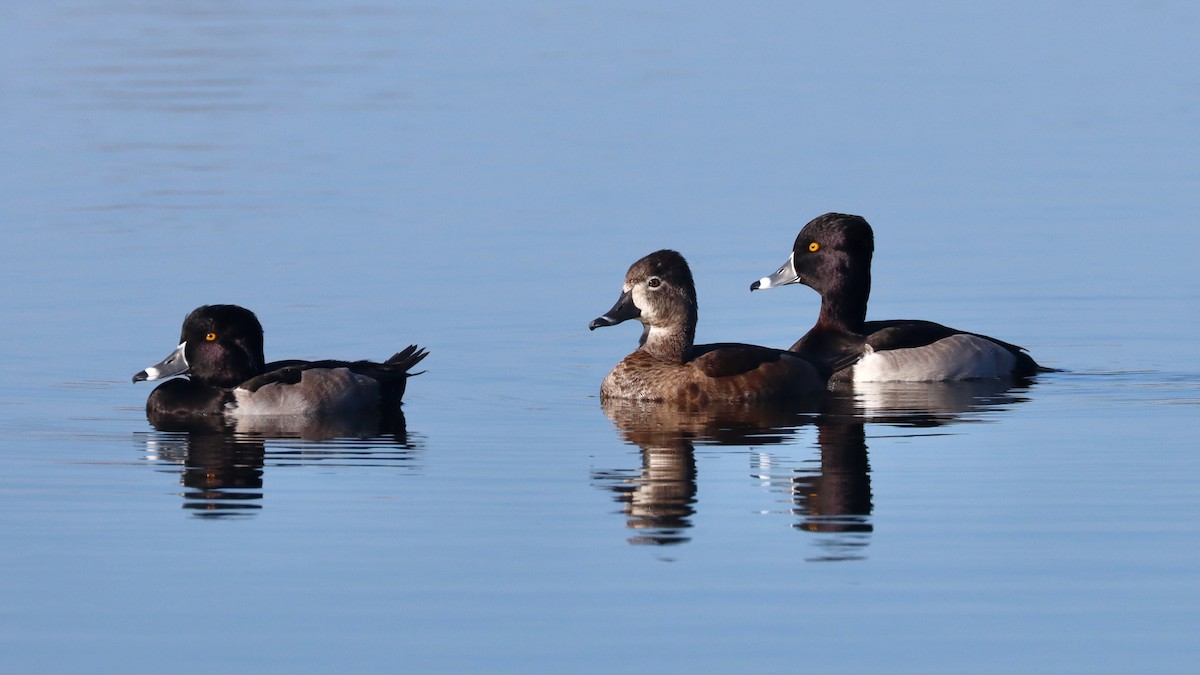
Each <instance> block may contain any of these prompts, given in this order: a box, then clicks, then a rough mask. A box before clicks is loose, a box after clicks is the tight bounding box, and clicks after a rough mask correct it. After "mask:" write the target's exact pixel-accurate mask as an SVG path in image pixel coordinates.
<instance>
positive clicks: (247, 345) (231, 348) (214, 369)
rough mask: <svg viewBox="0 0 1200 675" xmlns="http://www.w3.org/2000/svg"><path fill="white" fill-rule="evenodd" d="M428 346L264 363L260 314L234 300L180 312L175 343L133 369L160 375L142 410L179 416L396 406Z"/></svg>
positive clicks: (155, 418) (164, 417)
mask: <svg viewBox="0 0 1200 675" xmlns="http://www.w3.org/2000/svg"><path fill="white" fill-rule="evenodd" d="M427 354H428V352H426V351H425V350H424V349H420V348H418V347H417V346H416V345H410V346H409V347H407V348H405V349H404V350H403V351H401V352H399V353H397V354H396V355H394V356H392V357H391V358H390V359H388V360H387V361H384V362H383V363H375V362H372V361H295V360H292V361H275V362H272V363H265V358H264V356H263V329H262V324H260V323H259V321H258V317H256V316H255V315H254V313H253V312H251V311H250V310H248V309H246V308H244V307H239V306H237V305H205V306H203V307H198V308H196V309H195V310H193V311H192V312H191V313H190V314H188V315H187V318H185V319H184V320H183V330H182V331H181V333H180V337H179V346H178V347H176V348H175V351H173V352H171V354H170V355H169V356H167V358H165V359H163V360H162V361H161V362H159V363H158V364H156V365H153V366H151V367H149V368H147V369H145V370H143V371H141V372H139V373H137V374H136V375H134V376H133V381H134V382H141V381H144V380H145V381H154V380H162V379H166V378H170V377H174V376H176V375H187V378H188V379H181V378H180V379H171V380H167V381H166V382H164V383H162V384H160V385H159V386H158V387H157V388H155V390H154V391H153V392H151V393H150V397H149V399H147V400H146V415H147V417H149V418H150V420H151V422H155V423H156V425H157V423H158V422H160V421H171V420H175V421H183V420H188V419H192V418H196V417H198V416H203V415H220V414H224V413H231V414H234V415H236V416H239V417H240V416H255V415H277V416H316V415H343V414H361V413H371V412H384V413H387V412H389V411H391V410H394V409H396V406H398V405H399V404H400V399H401V398H402V397H403V396H404V389H405V385H406V383H407V380H408V378H409V377H410V376H412V375H414V374H415V373H412V372H410V371H411V370H412V368H413V367H414V366H416V365H417V363H419V362H420V361H421V359H423V358H425V356H426V355H427Z"/></svg>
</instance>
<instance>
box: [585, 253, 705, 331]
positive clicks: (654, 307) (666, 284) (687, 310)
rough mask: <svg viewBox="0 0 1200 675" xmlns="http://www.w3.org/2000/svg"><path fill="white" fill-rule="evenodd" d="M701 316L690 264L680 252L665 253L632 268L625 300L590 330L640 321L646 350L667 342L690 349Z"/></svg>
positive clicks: (595, 321)
mask: <svg viewBox="0 0 1200 675" xmlns="http://www.w3.org/2000/svg"><path fill="white" fill-rule="evenodd" d="M698 312H699V308H698V306H697V303H696V284H695V282H694V281H693V280H692V271H691V269H689V268H688V264H687V260H685V259H684V258H683V256H682V255H680V254H679V253H678V252H676V251H671V250H668V249H663V250H661V251H655V252H654V253H651V254H650V255H648V256H646V257H644V258H642V259H641V260H638V261H637V262H635V263H633V264H632V265H630V267H629V271H628V272H626V273H625V285H624V286H623V287H622V290H621V297H620V298H618V299H617V302H616V304H614V305H613V307H612V309H610V310H608V312H606V313H605V314H604V315H602V316H599V317H597V318H596V319H594V320H593V321H592V322H591V323H590V324H588V328H589V329H590V330H595V329H597V328H599V327H601V326H615V325H617V324H619V323H621V322H623V321H627V320H629V319H637V320H639V321H641V322H642V326H643V330H642V339H641V344H642V346H643V347H647V348H650V349H654V348H656V347H657V346H658V345H659V344H660V343H664V342H670V343H677V342H679V343H682V344H683V346H684V347H687V346H690V345H691V344H692V341H693V340H694V339H695V336H696V320H697V316H698Z"/></svg>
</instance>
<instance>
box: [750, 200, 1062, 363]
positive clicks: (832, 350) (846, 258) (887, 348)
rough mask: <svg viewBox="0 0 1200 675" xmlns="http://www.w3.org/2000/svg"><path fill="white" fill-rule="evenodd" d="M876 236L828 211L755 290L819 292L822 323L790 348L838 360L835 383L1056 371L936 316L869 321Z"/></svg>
mask: <svg viewBox="0 0 1200 675" xmlns="http://www.w3.org/2000/svg"><path fill="white" fill-rule="evenodd" d="M874 250H875V237H874V233H873V232H872V231H871V226H870V225H868V224H867V221H866V220H864V219H863V218H862V217H860V216H851V215H846V214H842V213H826V214H825V215H823V216H818V217H817V218H814V219H813V220H812V221H811V222H809V223H808V224H807V225H805V226H804V229H802V230H800V234H799V235H797V236H796V242H795V244H794V245H793V247H792V254H791V256H789V257H788V259H787V262H785V263H784V264H783V266H782V267H780V268H779V270H778V271H777V272H775V273H774V274H772V275H770V276H766V277H763V278H762V279H759V280H758V281H756V282H754V283H753V284H751V285H750V290H751V291H754V290H758V289H760V288H774V287H776V286H783V285H786V284H794V283H802V284H805V285H807V286H809V287H811V288H812V289H813V290H815V291H817V292H818V293H820V294H821V313H820V315H819V316H818V317H817V323H816V325H815V326H813V327H812V329H810V330H809V331H808V333H807V334H805V335H804V337H802V338H800V340H799V341H797V342H796V344H794V345H792V347H791V351H794V352H797V353H799V354H802V355H804V356H806V357H807V358H809V359H812V360H814V361H821V362H825V363H835V362H837V361H840V360H842V359H844V358H845V357H846V356H848V355H849V356H857V357H858V358H856V359H854V361H853V367H852V368H846V369H844V370H841V369H836V368H835V370H838V372H836V373H835V374H834V376H833V377H834V379H835V380H843V379H852V380H854V381H856V382H887V381H914V382H915V381H947V380H968V379H976V378H995V377H1027V376H1030V375H1033V374H1035V373H1039V372H1049V371H1052V370H1053V369H1051V368H1044V367H1042V366H1039V365H1038V364H1037V363H1036V362H1035V361H1034V360H1033V358H1032V357H1030V356H1029V354H1027V353H1025V350H1024V349H1023V348H1021V347H1018V346H1017V345H1014V344H1010V343H1008V342H1004V341H1002V340H997V339H996V338H992V337H987V336H986V335H979V334H976V333H968V332H966V331H961V330H957V329H954V328H949V327H946V326H943V325H941V324H938V323H933V322H932V321H917V320H891V321H866V316H867V299H868V297H869V296H870V294H871V256H872V254H873V252H874Z"/></svg>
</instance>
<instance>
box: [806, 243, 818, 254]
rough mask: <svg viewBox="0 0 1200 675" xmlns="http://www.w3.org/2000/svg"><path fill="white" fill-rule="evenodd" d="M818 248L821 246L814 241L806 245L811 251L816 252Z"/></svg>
mask: <svg viewBox="0 0 1200 675" xmlns="http://www.w3.org/2000/svg"><path fill="white" fill-rule="evenodd" d="M820 248H821V245H820V244H818V243H817V242H815V241H814V242H813V243H811V244H809V245H808V250H810V251H812V252H813V253H816V252H817V250H818V249H820Z"/></svg>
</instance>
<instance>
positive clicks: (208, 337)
mask: <svg viewBox="0 0 1200 675" xmlns="http://www.w3.org/2000/svg"><path fill="white" fill-rule="evenodd" d="M204 339H205V340H207V341H208V342H212V341H213V340H216V339H217V334H216V333H209V334H207V335H205V336H204Z"/></svg>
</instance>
